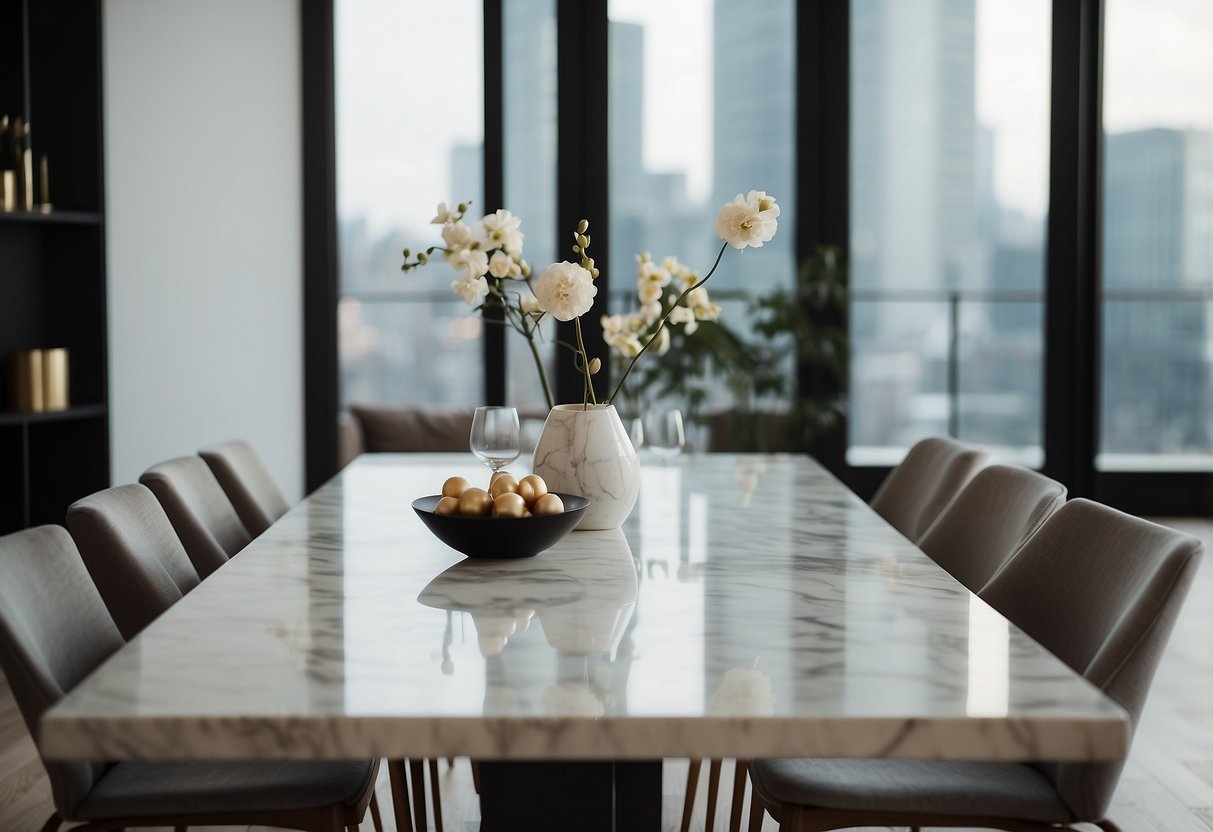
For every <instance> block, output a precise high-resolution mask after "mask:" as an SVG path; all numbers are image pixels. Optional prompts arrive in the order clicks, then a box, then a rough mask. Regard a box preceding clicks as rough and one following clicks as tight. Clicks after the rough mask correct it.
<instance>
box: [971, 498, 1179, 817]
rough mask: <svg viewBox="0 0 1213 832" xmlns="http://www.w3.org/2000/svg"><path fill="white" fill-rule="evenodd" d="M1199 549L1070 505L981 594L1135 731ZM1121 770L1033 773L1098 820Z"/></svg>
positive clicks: (1175, 535)
mask: <svg viewBox="0 0 1213 832" xmlns="http://www.w3.org/2000/svg"><path fill="white" fill-rule="evenodd" d="M1201 549H1202V544H1201V542H1200V541H1199V540H1197V539H1196V538H1194V537H1191V536H1190V535H1186V534H1183V533H1182V532H1177V531H1175V530H1173V529H1168V528H1165V527H1163V526H1159V525H1155V524H1154V523H1149V522H1147V521H1145V520H1139V519H1138V518H1136V517H1130V516H1129V515H1127V514H1122V513H1121V512H1119V511H1116V510H1115V509H1111V508H1108V507H1107V506H1102V505H1100V504H1098V503H1093V502H1091V501H1089V500H1081V499H1077V500H1071V501H1070V502H1069V503H1066V504H1065V505H1064V506H1062V507H1061V508H1060V509H1058V510H1057V512H1056V513H1055V514H1054V515H1053V516H1052V517H1051V518H1049V520H1048V521H1046V522H1045V524H1044V526H1042V527H1041V529H1040V531H1038V532H1037V533H1036V534H1035V535H1033V536H1032V537H1031V538H1030V539H1029V540H1028V542H1027V543H1025V544H1024V546H1023V548H1022V549H1020V550H1019V552H1017V553H1016V554H1015V556H1014V557H1013V558H1011V560H1010V561H1008V562H1007V565H1006V566H1005V567H1003V569H1002V570H1001V571H1000V572H998V574H997V575H995V576H994V579H993V580H991V581H990V583H989V585H988V586H987V587H986V589H985V591H984V592H983V593H982V595H983V597H984V598H985V600H986V601H988V602H989V603H990V605H991V606H993V607H994V608H995V609H997V610H998V611H999V612H1001V613H1002V614H1003V615H1005V616H1006V617H1007V618H1009V619H1010V620H1011V621H1013V622H1014V623H1015V624H1016V625H1017V626H1019V627H1020V628H1021V629H1022V630H1024V632H1026V633H1027V634H1028V635H1030V636H1031V637H1032V638H1034V639H1036V640H1037V641H1039V642H1040V643H1041V644H1042V645H1044V646H1045V647H1046V648H1048V649H1049V650H1050V651H1052V652H1053V653H1054V654H1055V655H1056V656H1058V658H1060V659H1061V660H1062V661H1064V662H1065V663H1066V664H1068V665H1069V666H1070V667H1072V668H1073V669H1074V670H1075V671H1077V672H1079V673H1081V674H1082V675H1083V676H1085V677H1086V678H1087V679H1088V680H1090V681H1091V683H1092V684H1094V685H1096V686H1097V687H1099V688H1100V689H1101V690H1103V692H1104V693H1105V694H1107V695H1108V697H1109V698H1111V699H1113V700H1114V701H1116V702H1117V703H1118V704H1120V705H1121V707H1123V708H1124V709H1125V710H1126V711H1127V712H1128V713H1129V716H1130V718H1131V719H1132V722H1133V727H1134V728H1136V726H1137V720H1138V717H1139V716H1140V715H1141V709H1142V706H1143V705H1144V704H1145V700H1146V693H1147V691H1148V690H1149V688H1150V682H1151V681H1152V680H1153V678H1154V671H1155V669H1156V668H1157V667H1158V660H1159V659H1160V658H1161V656H1162V652H1163V648H1164V647H1165V646H1166V643H1167V639H1168V638H1169V637H1170V635H1171V629H1172V627H1173V626H1174V624H1175V619H1176V617H1177V616H1178V615H1179V609H1180V607H1181V606H1182V604H1183V599H1184V596H1185V595H1186V594H1187V591H1188V587H1189V586H1190V585H1191V583H1192V579H1193V577H1194V576H1195V574H1196V567H1197V565H1198V562H1199V560H1200V552H1201ZM1123 767H1124V761H1123V760H1122V761H1119V762H1115V763H1098V764H1080V763H1060V764H1050V765H1046V766H1042V767H1041V768H1042V771H1044V773H1045V774H1046V776H1048V777H1049V778H1050V779H1051V780H1052V781H1053V783H1054V785H1055V786H1056V787H1057V791H1058V793H1059V794H1060V795H1061V797H1062V799H1063V800H1064V801H1065V802H1066V805H1067V806H1068V807H1069V808H1070V810H1071V811H1072V812H1074V815H1075V817H1076V818H1077V819H1079V820H1089V821H1098V820H1102V819H1103V818H1104V816H1105V814H1106V813H1107V809H1108V804H1109V803H1110V802H1111V800H1112V793H1113V791H1115V789H1116V782H1117V780H1118V779H1119V778H1120V771H1121V769H1122V768H1123Z"/></svg>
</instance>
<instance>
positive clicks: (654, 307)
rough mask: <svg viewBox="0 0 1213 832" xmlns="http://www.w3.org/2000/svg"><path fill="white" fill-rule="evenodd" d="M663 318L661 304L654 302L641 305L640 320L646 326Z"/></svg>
mask: <svg viewBox="0 0 1213 832" xmlns="http://www.w3.org/2000/svg"><path fill="white" fill-rule="evenodd" d="M660 317H661V304H660V303H657V302H656V301H654V302H653V303H642V304H640V320H641V321H642V322H643V323H644V325H645V326H648V325H649V324H651V323H653V322H654V321H656V320H657V319H658V318H660Z"/></svg>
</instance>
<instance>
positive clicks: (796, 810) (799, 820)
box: [779, 806, 804, 832]
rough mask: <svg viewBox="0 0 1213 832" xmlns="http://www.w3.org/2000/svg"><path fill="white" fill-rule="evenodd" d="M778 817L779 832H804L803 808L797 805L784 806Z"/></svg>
mask: <svg viewBox="0 0 1213 832" xmlns="http://www.w3.org/2000/svg"><path fill="white" fill-rule="evenodd" d="M782 814H783V817H781V818H780V819H779V832H804V809H802V808H801V807H799V806H784V807H783V810H782Z"/></svg>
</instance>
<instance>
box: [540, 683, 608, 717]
mask: <svg viewBox="0 0 1213 832" xmlns="http://www.w3.org/2000/svg"><path fill="white" fill-rule="evenodd" d="M543 712H544V713H545V714H548V715H549V716H588V717H593V718H595V719H597V718H598V717H600V716H602V715H603V714H605V713H606V706H604V705H603V704H602V700H601V699H599V698H598V697H597V696H596V695H595V694H594V692H593V691H592V690H590V688H589V685H587V684H576V683H573V682H561V683H560V684H558V685H548V686H547V687H546V688H544V689H543Z"/></svg>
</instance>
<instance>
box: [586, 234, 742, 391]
mask: <svg viewBox="0 0 1213 832" xmlns="http://www.w3.org/2000/svg"><path fill="white" fill-rule="evenodd" d="M728 247H729V244H728V243H724V244H723V245H721V246H720V253H719V254H717V255H716V262H715V263H713V264H712V268H711V269H709V270H708V273H707V274H706V275H704V277H703V279H702V280H700V281H698V282H696V283H695V284H694V285H692V286H688V287H687V288H686V289H683V290H682V294H681V295H679V296H678V298H677V300H675V301H674V303H673V304H672V305H671V306H670V308H669V309H667V310H666V312H665V314H664V315H662V316H661V320H660V321H659V322H658V324H657V328H656V329H655V330H653V334H652V335H651V336H649V340H647V341H645V343H644V346H643V347H641V348H640V352H638V353H636V355H634V356H632V360H631V361H630V362H629V363H628V367H627V369H626V370H624V371H623V375H622V376H620V377H619V381H617V382H615V389H614V390H612V391H611V395H610V396H609V397H608V398H607V399H606V403H607V404H610V403H611V402H613V401H615V397H616V396H617V395H619V391H620V390H622V389H623V383H624V382H625V381H627V378H628V374H629V373H630V372H632V368H633V367H635V366H636V362H637V361H639V360H640V356H642V355H644V354H645V352H646V351H647V350H648V348H649V347H650V346H652V344H653V342H654V341H656V340H657V336H658V335H660V334H661V330H662V329H664V328H665V322H666V321H667V320H669V318H670V313H671V312H673V311H674V309H675V308H677V307H678V306H679V304H681V303H682V301H683V300H684V299H685V298H686V296H687V295H689V294H691V292H693V291H695V290H696V289H698V288H699V287H700V286H702V285H703V284H705V283H707V282H708V278H709V277H711V276H712V275H714V274H716V267H717V266H719V265H720V260H721V258H722V257H724V250H725V249H726V248H728ZM577 335H578V337H580V336H581V330H580V329H578V330H577Z"/></svg>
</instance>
